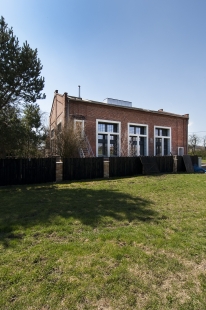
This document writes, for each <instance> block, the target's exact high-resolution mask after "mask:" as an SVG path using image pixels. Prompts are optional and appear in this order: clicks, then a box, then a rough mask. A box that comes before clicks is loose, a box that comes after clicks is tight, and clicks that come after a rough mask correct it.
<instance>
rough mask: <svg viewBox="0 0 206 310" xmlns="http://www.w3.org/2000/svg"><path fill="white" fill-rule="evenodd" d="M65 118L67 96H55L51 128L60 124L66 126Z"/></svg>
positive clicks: (51, 114)
mask: <svg viewBox="0 0 206 310" xmlns="http://www.w3.org/2000/svg"><path fill="white" fill-rule="evenodd" d="M64 117H65V95H60V94H58V93H57V94H55V96H54V100H53V104H52V108H51V113H50V126H51V128H52V129H53V128H55V126H56V125H57V124H58V123H60V122H61V123H62V125H63V124H64Z"/></svg>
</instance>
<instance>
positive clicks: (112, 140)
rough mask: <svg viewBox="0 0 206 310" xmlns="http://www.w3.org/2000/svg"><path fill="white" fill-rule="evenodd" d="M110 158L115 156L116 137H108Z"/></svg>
mask: <svg viewBox="0 0 206 310" xmlns="http://www.w3.org/2000/svg"><path fill="white" fill-rule="evenodd" d="M110 156H117V136H113V135H111V136H110Z"/></svg>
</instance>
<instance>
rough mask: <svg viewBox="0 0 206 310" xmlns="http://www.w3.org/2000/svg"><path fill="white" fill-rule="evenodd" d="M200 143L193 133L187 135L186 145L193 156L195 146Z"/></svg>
mask: <svg viewBox="0 0 206 310" xmlns="http://www.w3.org/2000/svg"><path fill="white" fill-rule="evenodd" d="M200 141H201V139H200V137H198V136H197V135H196V134H195V133H193V134H192V135H189V140H188V143H189V146H190V147H191V149H192V153H193V154H194V153H195V149H196V146H197V145H198V143H200Z"/></svg>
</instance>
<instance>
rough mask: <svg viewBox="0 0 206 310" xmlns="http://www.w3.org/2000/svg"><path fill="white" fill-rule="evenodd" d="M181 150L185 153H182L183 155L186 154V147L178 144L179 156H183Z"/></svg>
mask: <svg viewBox="0 0 206 310" xmlns="http://www.w3.org/2000/svg"><path fill="white" fill-rule="evenodd" d="M181 150H183V154H182V155H184V154H185V149H184V146H178V156H182V155H180V153H181Z"/></svg>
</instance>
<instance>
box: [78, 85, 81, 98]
mask: <svg viewBox="0 0 206 310" xmlns="http://www.w3.org/2000/svg"><path fill="white" fill-rule="evenodd" d="M78 87H79V98H80V87H81V86H80V85H78Z"/></svg>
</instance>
